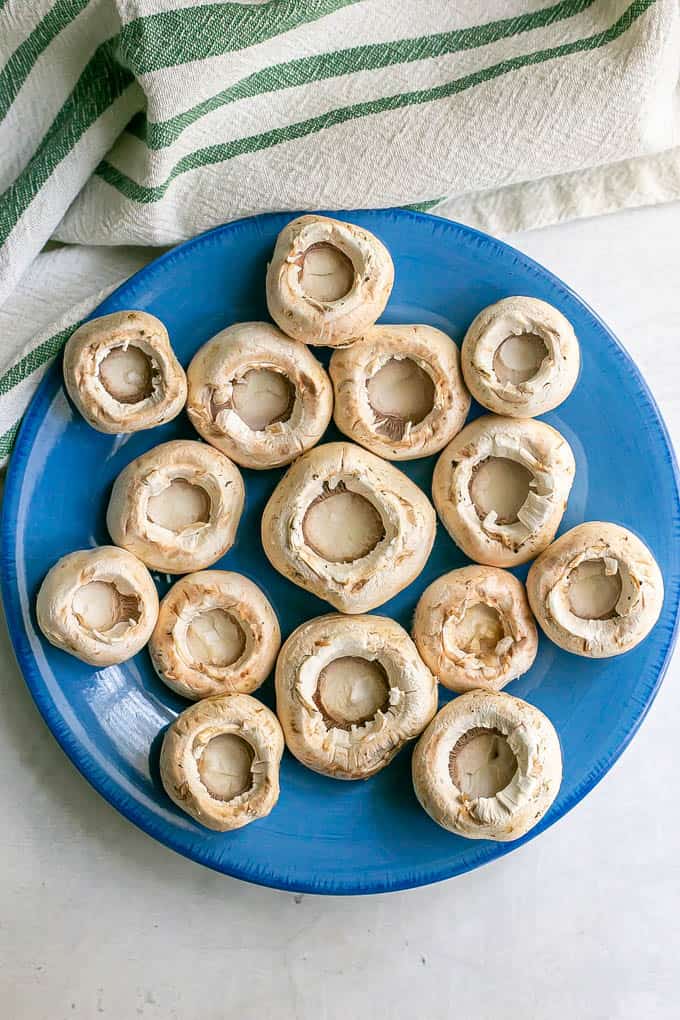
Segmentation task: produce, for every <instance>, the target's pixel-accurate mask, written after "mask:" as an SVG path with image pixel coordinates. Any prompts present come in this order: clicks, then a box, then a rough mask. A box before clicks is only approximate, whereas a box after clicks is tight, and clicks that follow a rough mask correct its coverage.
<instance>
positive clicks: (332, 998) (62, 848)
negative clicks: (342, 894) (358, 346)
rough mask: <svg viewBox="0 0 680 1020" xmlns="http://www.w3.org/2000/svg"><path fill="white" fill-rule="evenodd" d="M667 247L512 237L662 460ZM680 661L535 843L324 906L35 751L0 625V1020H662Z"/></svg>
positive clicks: (669, 356)
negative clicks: (151, 825) (229, 871)
mask: <svg viewBox="0 0 680 1020" xmlns="http://www.w3.org/2000/svg"><path fill="white" fill-rule="evenodd" d="M679 236H680V205H672V206H665V207H660V208H656V209H646V210H640V211H634V212H626V213H621V214H616V215H612V216H609V217H604V218H601V219H597V220H588V221H582V222H577V223H572V224H567V225H562V226H559V227H553V228H549V229H546V230H542V231H538V232H534V233H530V234H523V235H519V236H515V237H513V238H510V241H511V243H513V244H515V245H516V246H517V247H519V248H521V249H522V250H523V251H525V252H527V253H529V254H530V255H532V256H533V257H534V258H536V259H538V260H539V261H541V262H543V263H545V264H546V265H547V266H549V267H550V268H551V269H553V270H554V271H555V272H556V273H557V274H558V275H559V276H561V277H562V278H563V279H564V280H566V281H567V282H568V283H569V284H571V285H572V286H573V287H574V288H575V289H576V290H577V291H578V292H579V293H580V294H582V295H583V296H584V297H585V298H586V300H587V301H589V302H590V304H591V305H592V306H593V307H594V308H595V309H596V310H597V311H598V312H599V313H600V314H601V315H602V316H603V317H604V319H605V320H606V321H607V322H608V323H609V324H610V325H611V326H612V327H613V328H614V330H615V332H616V333H617V334H618V335H619V337H620V338H621V339H622V340H623V342H624V343H625V345H626V346H627V348H628V350H629V351H630V352H631V353H632V355H633V356H634V357H635V359H636V360H637V361H638V364H639V365H640V367H641V369H642V371H643V373H644V375H645V377H646V379H647V381H648V382H649V383H650V385H651V388H652V390H653V392H654V394H655V396H656V398H657V400H658V402H659V404H660V406H661V409H662V412H663V414H664V415H665V418H666V421H667V423H668V425H669V428H670V431H671V434H672V435H673V436H674V438H675V441H676V443H678V444H680V388H679V383H678V380H679V379H680V340H679V338H678V323H679V316H678V280H679V279H680V254H679V249H678V240H677V239H678V237H679ZM650 496H651V494H650ZM679 662H680V660H678V657H677V656H676V658H675V661H674V662H673V663H672V664H671V667H670V669H669V671H668V674H667V676H666V680H665V683H664V685H663V687H662V689H661V692H660V694H659V696H658V698H657V700H656V702H655V704H654V706H653V707H652V710H651V711H650V713H649V716H648V718H647V720H646V721H645V723H644V725H643V727H642V729H641V730H640V732H639V734H638V735H637V737H636V738H635V740H634V741H633V743H632V745H631V746H630V748H629V749H628V750H627V751H626V752H625V754H624V756H623V758H622V759H621V760H620V761H619V762H618V763H617V765H616V766H615V767H614V768H613V769H612V771H611V772H610V773H609V775H608V776H606V777H605V779H604V780H603V781H602V782H601V783H600V785H599V786H598V787H597V788H596V789H595V790H594V791H593V792H592V793H591V794H590V796H589V797H588V798H587V799H586V800H585V801H584V802H583V803H581V804H580V805H578V807H576V808H575V809H574V810H573V811H572V812H571V813H570V814H569V815H568V816H567V817H566V818H564V819H562V820H561V821H560V822H558V823H557V824H556V825H555V826H553V827H552V828H551V829H550V830H549V831H548V832H546V833H544V834H543V835H541V836H540V837H539V838H537V839H536V840H535V841H533V842H532V843H530V844H529V845H527V846H524V847H522V848H521V849H520V850H518V851H517V852H516V853H514V854H511V855H509V856H508V857H505V858H503V859H502V860H499V861H497V862H495V863H493V864H491V865H488V866H487V867H485V868H482V869H481V870H478V871H476V872H473V873H472V874H469V875H465V876H462V877H460V878H455V879H453V880H451V881H448V882H443V883H440V884H439V885H435V886H430V887H427V888H424V889H416V890H412V891H410V892H403V893H392V894H387V895H382V896H374V897H370V896H369V897H361V898H346V899H333V898H330V897H329V898H324V897H318V896H309V895H307V896H293V895H292V894H290V893H281V892H275V891H271V890H268V889H261V888H257V887H255V886H250V885H247V884H245V883H242V882H238V881H236V880H234V879H229V878H224V877H222V876H220V875H217V874H214V873H213V872H211V871H208V870H207V869H205V868H202V867H200V866H199V865H197V864H193V863H191V862H190V861H188V860H184V859H183V858H181V857H179V856H177V855H176V854H174V853H173V852H171V851H170V850H167V849H166V848H164V847H162V846H159V845H158V844H156V843H155V842H154V841H153V840H152V839H150V838H149V837H148V836H146V835H144V834H143V833H142V832H140V831H138V830H137V829H136V828H134V826H132V825H131V824H130V823H128V822H127V821H125V820H124V819H123V818H122V817H121V816H120V815H118V814H117V813H116V811H114V809H113V808H111V807H110V806H109V805H108V804H107V803H106V802H105V801H104V800H102V799H101V798H100V797H99V796H98V794H96V793H95V792H94V790H92V789H91V788H90V786H89V785H88V784H87V783H86V782H85V780H84V779H82V778H81V776H80V775H79V774H78V773H77V772H76V770H75V768H74V767H73V766H72V765H71V764H70V762H69V761H68V760H67V759H66V757H65V756H64V755H63V753H62V752H61V750H60V749H59V747H58V746H57V744H56V743H55V741H54V740H53V739H52V737H51V736H50V734H49V732H48V731H47V729H46V727H45V726H44V724H43V723H42V721H41V719H40V718H39V716H38V713H37V711H36V710H35V708H34V707H33V703H32V701H31V699H30V697H29V694H28V692H27V690H26V689H25V687H24V684H23V681H22V679H21V676H20V675H19V672H18V670H17V667H16V665H15V663H14V660H13V656H12V652H11V650H10V646H9V641H8V638H7V634H6V631H5V628H4V623H3V624H1V625H0V776H1V777H2V781H1V783H0V805H1V810H2V814H1V815H0V817H1V818H2V825H1V831H2V837H1V839H2V843H1V845H2V862H1V867H0V1017H2V1018H3V1020H75V1018H77V1020H80V1018H83V1020H96V1018H98V1017H100V1016H101V1017H103V1018H105V1017H110V1018H112V1020H128V1018H129V1020H137V1017H143V1018H146V1020H152V1018H162V1020H170V1018H178V1020H199V1018H200V1020H224V1018H229V1020H231V1018H238V1020H251V1018H253V1020H255V1018H257V1020H260V1018H265V1020H279V1018H281V1020H335V1018H343V1020H355V1018H357V1017H359V1016H360V1015H361V1014H362V1013H363V1012H364V1010H366V1008H368V1010H369V1011H370V1012H371V1013H373V1012H375V1014H376V1015H377V1016H379V1017H386V1018H390V1020H392V1018H404V1020H410V1018H419V1020H420V1018H422V1020H445V1018H446V1020H449V1018H456V1020H487V1018H488V1020H505V1018H510V1017H512V1018H515V1017H517V1018H521V1020H546V1018H548V1017H549V1018H550V1020H567V1018H568V1020H595V1018H597V1020H624V1018H625V1020H629V1018H630V1020H633V1018H635V1020H638V1018H639V1020H662V1018H663V1020H666V1018H668V1020H671V1018H674V1020H676V1018H677V1017H678V1016H679V1015H680V1001H679V999H678V975H679V974H680V970H679V967H680V964H679V960H680V925H679V924H678V901H679V898H680V852H679V850H680V811H678V807H677V801H678V794H677V789H676V773H675V769H676V767H677V764H678V760H679V759H678V754H679V751H678V737H677V730H678V721H679V720H680V665H679Z"/></svg>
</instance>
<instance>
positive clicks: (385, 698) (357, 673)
mask: <svg viewBox="0 0 680 1020" xmlns="http://www.w3.org/2000/svg"><path fill="white" fill-rule="evenodd" d="M315 700H316V703H317V705H318V706H319V708H320V709H321V711H322V713H323V715H324V718H325V720H326V722H327V724H330V725H331V726H336V727H339V728H340V729H351V728H352V726H362V725H363V724H364V723H366V722H368V721H369V719H373V718H374V717H375V714H376V712H378V711H382V712H384V711H385V709H386V708H387V706H388V705H389V700H390V684H389V680H388V677H387V673H386V672H385V670H384V668H383V667H382V666H381V665H380V663H379V662H375V661H370V660H369V659H362V658H360V657H359V656H356V655H345V656H342V657H341V658H339V659H333V660H332V662H329V663H328V665H327V666H325V667H324V668H323V669H322V670H321V672H320V674H319V682H318V685H317V689H316V696H315Z"/></svg>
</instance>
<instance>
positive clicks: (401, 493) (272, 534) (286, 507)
mask: <svg viewBox="0 0 680 1020" xmlns="http://www.w3.org/2000/svg"><path fill="white" fill-rule="evenodd" d="M344 490H347V491H349V492H354V493H357V494H358V495H359V496H362V497H363V498H364V499H365V500H367V501H368V502H369V503H370V504H372V506H373V507H374V509H375V510H376V511H377V514H378V515H379V517H380V520H381V522H382V528H383V532H384V533H383V536H382V538H381V539H380V540H379V541H378V542H377V544H376V545H375V546H374V547H373V548H371V549H370V551H369V552H367V553H366V555H364V556H362V557H360V558H357V559H355V560H351V561H349V562H342V561H341V562H332V561H330V560H328V559H326V558H324V557H323V556H322V555H320V554H319V552H318V551H317V550H316V549H315V548H313V547H312V546H311V545H310V544H309V542H308V539H307V537H306V535H305V529H304V521H305V515H306V513H307V511H308V509H309V507H310V506H311V504H312V503H314V502H315V501H318V500H320V499H323V498H324V497H325V496H328V495H331V496H332V495H334V494H336V493H337V492H339V491H344ZM435 531H436V517H435V513H434V510H433V508H432V506H431V504H430V502H429V500H428V499H427V497H426V496H425V494H424V493H423V492H422V491H421V490H420V489H419V488H418V486H417V485H415V484H414V483H413V482H412V481H411V480H410V478H407V477H406V475H404V474H402V472H401V471H399V470H398V469H397V468H395V467H393V466H392V465H391V464H388V463H387V462H386V461H384V460H381V459H380V458H379V457H376V456H375V455H374V454H372V453H369V452H368V451H367V450H363V449H362V448H361V447H359V446H354V445H352V444H351V443H327V444H325V445H323V446H317V447H315V448H314V449H313V450H309V451H308V452H307V453H305V454H303V455H302V457H300V458H299V459H298V460H296V461H295V463H294V464H293V465H292V466H291V467H290V468H289V469H288V471H287V472H286V474H285V475H284V477H283V478H282V479H281V481H280V482H279V484H278V485H277V487H276V489H275V490H274V492H273V493H272V495H271V497H270V499H269V502H268V503H267V505H266V507H265V509H264V513H263V514H262V545H263V547H264V551H265V553H266V555H267V558H268V559H269V561H270V563H271V564H272V566H274V567H275V568H276V570H278V571H279V573H281V574H283V576H284V577H287V578H288V580H289V581H292V582H293V583H294V584H297V585H299V586H300V587H301V588H305V589H306V590H307V591H311V592H313V593H314V594H315V595H318V597H319V598H322V599H325V600H326V601H327V602H330V604H331V605H332V606H333V607H334V608H335V609H338V610H339V611H341V612H345V613H363V612H367V611H368V610H370V609H375V607H376V606H379V605H382V603H383V602H387V600H388V599H390V598H392V596H393V595H396V594H397V592H400V591H401V590H402V589H403V588H405V587H406V586H407V585H409V584H410V583H411V581H412V580H413V579H414V578H415V577H417V576H418V574H419V573H420V572H421V570H422V569H423V567H424V566H425V563H426V562H427V558H428V556H429V555H430V551H431V549H432V545H433V542H434V537H435Z"/></svg>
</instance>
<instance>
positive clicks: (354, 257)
mask: <svg viewBox="0 0 680 1020" xmlns="http://www.w3.org/2000/svg"><path fill="white" fill-rule="evenodd" d="M312 252H313V253H315V257H317V258H318V257H319V254H320V253H323V255H325V256H328V257H330V259H331V261H330V264H329V266H322V267H321V269H322V270H323V272H322V273H321V274H320V275H321V277H324V276H326V277H330V276H332V275H333V274H334V273H337V275H338V277H341V276H342V275H343V273H344V274H346V275H345V277H344V278H345V284H343V285H342V287H341V288H340V290H341V292H340V293H339V294H338V295H337V297H336V295H335V293H334V292H331V298H332V299H329V297H328V295H327V294H324V293H323V291H322V290H320V291H319V293H318V295H317V294H316V293H315V291H316V288H312V287H311V285H312V283H313V282H314V281H313V278H312V279H310V281H309V285H307V286H305V261H306V259H308V258H309V255H310V253H312ZM327 282H328V281H325V283H326V285H327ZM393 282H394V265H393V263H392V259H391V257H390V253H389V252H388V250H387V248H386V247H385V246H384V244H383V243H382V242H381V241H379V240H378V238H377V237H376V236H375V235H374V234H371V233H370V231H368V230H364V229H363V228H362V227H357V226H355V225H354V224H353V223H344V222H342V221H341V220H335V219H331V218H330V217H328V216H312V215H307V216H300V217H298V218H297V219H295V220H292V221H291V222H290V223H289V224H288V226H287V227H285V228H284V229H283V230H282V231H281V233H280V234H279V236H278V238H277V241H276V247H275V248H274V254H273V256H272V260H271V262H270V264H269V267H268V269H267V306H268V308H269V314H270V315H271V317H272V319H273V320H274V322H275V323H276V324H277V325H278V326H279V327H280V328H281V329H282V330H283V332H284V333H287V334H288V336H292V337H294V338H295V339H296V340H301V341H303V343H307V344H321V345H323V346H326V347H337V346H339V345H342V344H346V343H348V342H350V341H351V340H352V339H353V338H354V337H356V336H359V334H361V333H363V332H364V330H365V329H367V328H368V327H369V326H372V325H373V323H374V322H375V321H376V319H378V318H379V316H380V315H381V314H382V312H383V310H384V308H385V305H386V304H387V301H388V298H389V296H390V293H391V290H392V284H393ZM345 285H346V286H347V290H346V291H344V292H343V288H344V286H345Z"/></svg>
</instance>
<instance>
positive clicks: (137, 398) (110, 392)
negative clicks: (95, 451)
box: [64, 311, 187, 433]
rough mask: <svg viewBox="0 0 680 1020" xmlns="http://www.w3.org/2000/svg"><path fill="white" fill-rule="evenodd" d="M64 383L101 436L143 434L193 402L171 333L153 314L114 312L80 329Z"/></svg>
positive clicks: (69, 350)
mask: <svg viewBox="0 0 680 1020" xmlns="http://www.w3.org/2000/svg"><path fill="white" fill-rule="evenodd" d="M64 383H65V384H66V389H67V390H68V394H69V396H70V398H71V400H72V401H73V403H74V404H75V406H76V407H77V408H78V410H79V411H80V413H81V414H82V416H83V418H85V420H86V421H87V422H88V424H90V425H91V426H92V428H94V429H97V431H99V432H107V433H119V432H139V431H141V430H142V429H151V428H155V426H156V425H163V424H164V423H165V422H168V421H171V420H172V419H173V418H176V417H177V415H178V414H179V412H180V411H181V410H182V408H183V407H184V402H185V401H186V398H187V381H186V376H185V375H184V369H183V368H182V366H181V365H180V363H179V361H178V360H177V358H176V357H175V354H174V351H173V350H172V347H171V346H170V337H169V336H168V331H167V329H166V328H165V326H164V325H163V323H162V322H161V321H160V319H157V318H156V317H155V315H149V314H148V312H137V311H130V312H113V313H112V314H111V315H102V316H100V317H99V318H97V319H91V320H90V321H89V322H86V323H85V324H84V325H82V326H80V327H79V328H78V329H77V330H76V331H75V332H74V333H73V334H72V335H71V337H70V339H69V340H68V342H67V344H66V346H65V348H64Z"/></svg>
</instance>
